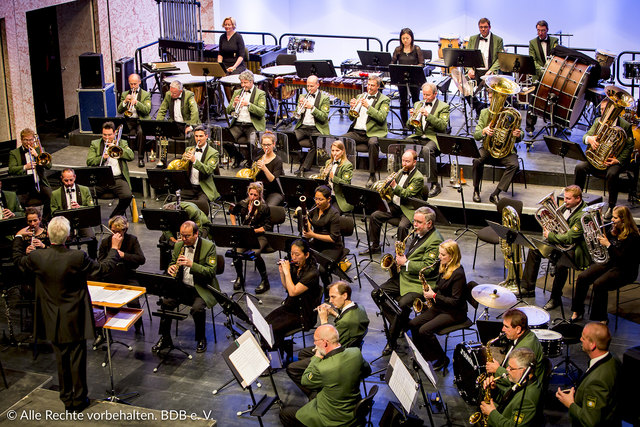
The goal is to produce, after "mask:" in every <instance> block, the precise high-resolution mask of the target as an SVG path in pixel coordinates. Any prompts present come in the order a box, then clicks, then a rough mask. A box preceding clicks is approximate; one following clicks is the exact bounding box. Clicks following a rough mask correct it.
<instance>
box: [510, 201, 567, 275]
mask: <svg viewBox="0 0 640 427" xmlns="http://www.w3.org/2000/svg"><path fill="white" fill-rule="evenodd" d="M563 219H564V218H563ZM502 225H503V226H505V227H509V228H510V229H511V230H514V231H520V217H519V216H518V212H517V211H516V210H515V209H514V208H513V206H505V207H504V208H503V209H502ZM500 248H501V249H502V254H503V255H504V264H505V267H506V268H507V278H506V279H505V280H504V281H503V282H500V283H499V285H500V286H504V287H517V285H518V280H519V279H520V278H522V264H523V261H522V247H521V246H520V245H516V244H515V243H514V244H511V245H509V244H507V241H506V240H505V239H500ZM512 256H513V257H514V259H513V261H512V260H511V257H512Z"/></svg>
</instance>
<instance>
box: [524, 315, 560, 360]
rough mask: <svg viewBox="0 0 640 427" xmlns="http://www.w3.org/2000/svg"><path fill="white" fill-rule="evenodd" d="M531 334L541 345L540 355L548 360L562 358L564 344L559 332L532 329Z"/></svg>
mask: <svg viewBox="0 0 640 427" xmlns="http://www.w3.org/2000/svg"><path fill="white" fill-rule="evenodd" d="M536 308H537V307H536ZM531 332H533V333H534V334H535V335H536V337H538V341H540V345H542V353H543V354H544V355H545V356H547V357H549V358H553V357H559V356H562V351H563V350H564V343H563V341H562V334H561V333H560V332H556V331H551V330H549V329H532V330H531Z"/></svg>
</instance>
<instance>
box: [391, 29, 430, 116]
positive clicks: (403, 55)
mask: <svg viewBox="0 0 640 427" xmlns="http://www.w3.org/2000/svg"><path fill="white" fill-rule="evenodd" d="M391 63H392V64H400V65H423V64H424V55H423V54H422V49H420V47H419V46H416V45H414V44H413V31H411V29H410V28H403V29H402V30H400V45H399V46H398V47H396V48H395V50H394V51H393V57H392V59H391ZM409 90H410V91H411V102H412V105H413V104H415V103H416V102H418V101H419V100H420V88H419V87H409ZM398 93H399V94H400V118H401V119H402V125H403V126H404V125H405V123H407V120H408V119H409V103H408V99H407V98H408V96H407V95H408V94H407V87H406V86H398Z"/></svg>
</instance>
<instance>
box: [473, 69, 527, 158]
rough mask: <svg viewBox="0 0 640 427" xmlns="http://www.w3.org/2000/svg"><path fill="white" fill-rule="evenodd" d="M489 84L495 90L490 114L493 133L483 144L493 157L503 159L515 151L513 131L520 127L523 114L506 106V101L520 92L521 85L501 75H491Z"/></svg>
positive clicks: (486, 137)
mask: <svg viewBox="0 0 640 427" xmlns="http://www.w3.org/2000/svg"><path fill="white" fill-rule="evenodd" d="M486 83H487V86H488V87H489V88H491V90H492V91H493V97H492V98H491V105H490V106H489V115H490V117H491V122H490V123H489V127H490V128H491V129H493V131H494V132H493V135H486V136H485V137H484V141H483V143H482V146H483V147H484V149H485V150H487V151H488V152H489V153H490V154H491V156H492V157H494V158H496V159H501V158H503V157H506V156H508V155H509V154H510V153H511V151H513V146H514V145H515V143H516V137H515V136H513V131H514V130H516V129H518V128H520V123H521V122H522V116H521V115H520V112H519V111H518V110H516V109H515V108H513V107H505V106H504V102H505V100H506V99H507V97H508V96H510V95H515V94H517V93H518V92H520V86H518V84H517V83H516V82H514V81H513V80H510V79H508V78H506V77H501V76H489V77H487V79H486Z"/></svg>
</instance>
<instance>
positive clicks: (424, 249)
mask: <svg viewBox="0 0 640 427" xmlns="http://www.w3.org/2000/svg"><path fill="white" fill-rule="evenodd" d="M443 240H444V239H443V238H442V234H440V232H439V231H438V230H436V229H435V228H433V229H431V230H430V231H428V232H427V234H425V235H424V236H422V239H421V240H420V241H419V242H418V243H417V244H416V245H415V247H414V248H413V249H412V250H409V246H407V248H406V251H405V255H406V256H407V261H408V262H409V267H408V268H407V267H406V266H403V267H402V268H401V269H400V295H406V294H408V293H409V292H417V293H419V294H421V295H422V282H421V281H420V277H419V276H418V273H420V270H422V269H423V268H424V267H426V266H428V265H430V266H431V267H430V268H428V269H427V270H425V272H424V277H425V279H426V280H427V283H429V285H430V286H433V285H435V283H436V281H437V280H438V265H439V263H438V255H439V249H438V248H439V246H440V243H442V242H443ZM410 242H411V238H409V239H407V241H406V244H407V245H409V244H410Z"/></svg>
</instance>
